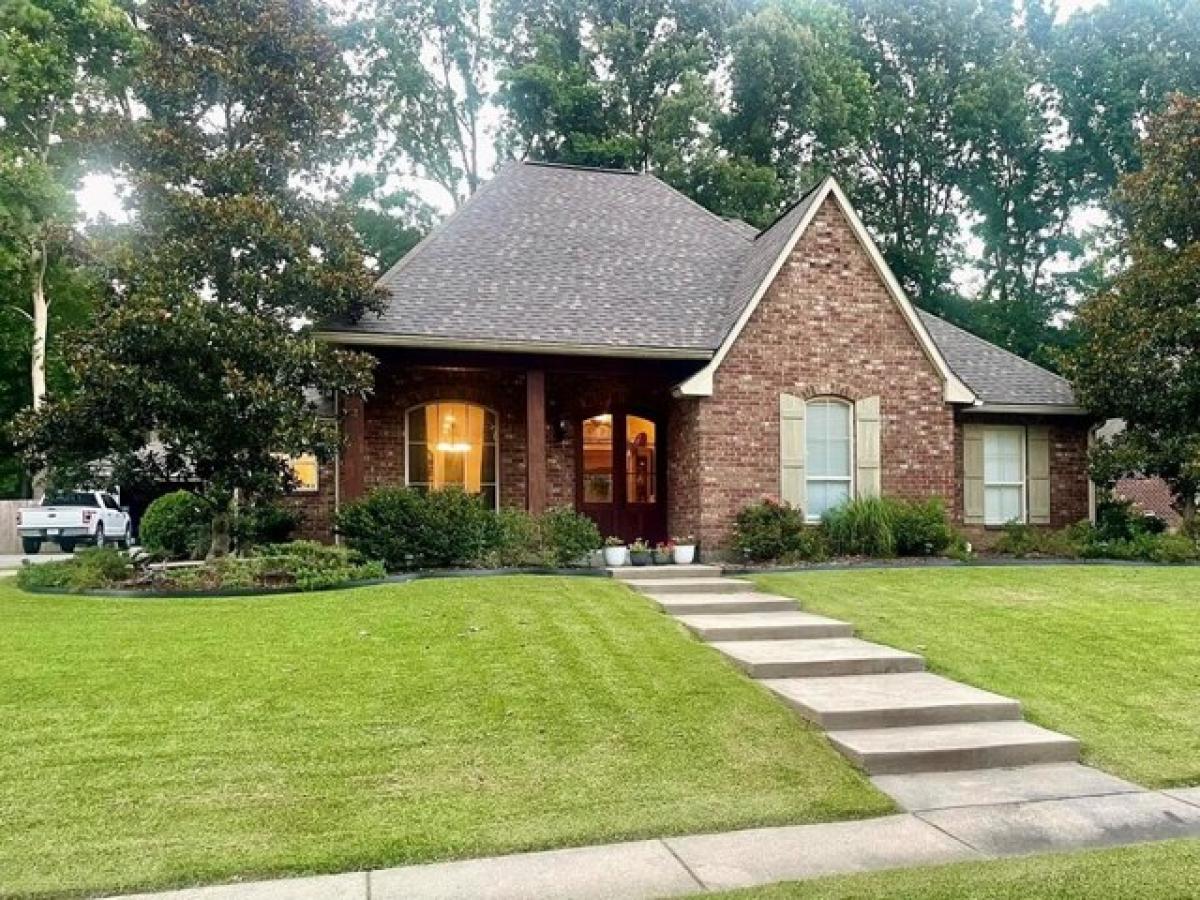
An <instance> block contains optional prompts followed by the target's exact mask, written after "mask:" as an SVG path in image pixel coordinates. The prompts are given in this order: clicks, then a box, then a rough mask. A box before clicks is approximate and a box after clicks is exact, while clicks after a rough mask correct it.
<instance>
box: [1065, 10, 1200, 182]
mask: <svg viewBox="0 0 1200 900" xmlns="http://www.w3.org/2000/svg"><path fill="white" fill-rule="evenodd" d="M1047 46H1048V47H1049V49H1050V50H1051V52H1052V53H1053V59H1054V70H1053V73H1052V76H1051V79H1050V80H1051V81H1052V83H1053V84H1054V85H1055V86H1056V87H1057V89H1058V91H1059V92H1060V93H1061V95H1062V98H1063V108H1064V114H1065V116H1066V118H1067V121H1068V122H1069V124H1070V130H1071V135H1072V136H1073V137H1074V139H1075V140H1076V141H1077V142H1078V144H1079V146H1080V148H1081V150H1082V152H1083V153H1084V155H1085V160H1086V161H1085V164H1084V168H1085V171H1086V172H1087V173H1088V176H1089V185H1090V187H1091V189H1092V192H1093V196H1094V197H1096V198H1098V199H1101V200H1104V199H1106V198H1107V197H1108V196H1109V194H1110V191H1111V190H1112V189H1113V188H1114V187H1115V186H1116V184H1117V181H1118V180H1119V178H1120V177H1121V175H1122V174H1124V173H1126V172H1131V171H1136V170H1137V169H1138V168H1139V166H1140V165H1141V160H1140V157H1141V150H1140V146H1141V145H1140V138H1141V135H1142V133H1143V130H1144V127H1145V124H1146V120H1147V117H1148V116H1150V115H1151V114H1153V113H1155V112H1157V111H1159V110H1161V109H1162V107H1163V105H1164V104H1165V102H1166V98H1167V97H1168V95H1169V94H1170V93H1171V92H1172V91H1180V92H1182V93H1184V94H1189V95H1192V96H1195V95H1197V94H1200V61H1198V60H1197V50H1196V48H1197V47H1200V3H1198V2H1197V0H1108V2H1106V3H1099V4H1096V5H1095V6H1093V7H1091V8H1089V9H1084V10H1077V11H1076V12H1074V13H1073V14H1072V15H1071V17H1070V18H1069V19H1067V21H1066V22H1065V23H1063V24H1062V25H1060V26H1059V27H1057V28H1055V29H1054V31H1053V33H1052V34H1050V35H1049V37H1048V40H1047Z"/></svg>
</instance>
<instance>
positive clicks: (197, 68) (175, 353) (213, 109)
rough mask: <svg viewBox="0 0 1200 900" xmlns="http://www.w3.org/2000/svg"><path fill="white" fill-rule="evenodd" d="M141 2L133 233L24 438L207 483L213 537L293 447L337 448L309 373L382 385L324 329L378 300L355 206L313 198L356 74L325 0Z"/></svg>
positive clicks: (264, 487)
mask: <svg viewBox="0 0 1200 900" xmlns="http://www.w3.org/2000/svg"><path fill="white" fill-rule="evenodd" d="M141 12H142V14H143V22H144V32H145V35H146V40H147V44H148V46H147V50H146V54H145V59H144V62H143V66H142V68H141V71H140V77H139V79H138V81H137V83H136V85H135V94H136V96H137V98H138V100H139V101H140V103H141V105H142V106H144V108H145V110H146V114H145V116H144V117H143V118H141V119H139V120H138V121H137V122H135V123H134V124H133V126H132V127H131V128H130V129H129V139H128V142H127V146H126V147H125V150H126V152H127V156H126V164H127V166H128V176H129V178H130V181H131V183H132V185H133V196H134V199H135V203H136V212H137V217H136V219H135V223H134V227H133V234H132V237H131V240H130V241H129V243H128V245H127V246H126V247H125V249H124V252H123V253H121V254H120V255H119V257H118V259H117V262H116V276H115V277H114V279H113V281H112V288H111V294H110V296H109V298H108V300H107V302H106V305H105V308H104V310H103V315H102V316H101V317H100V320H99V322H98V324H97V325H96V327H94V328H92V329H88V330H87V331H86V332H76V333H75V334H74V335H73V336H72V342H71V363H72V369H73V373H74V375H75V378H76V379H77V380H78V383H79V384H78V390H77V391H76V392H74V393H72V394H71V395H70V396H69V397H65V398H60V399H56V400H54V401H53V402H51V403H49V404H48V405H47V406H46V407H44V408H43V410H42V411H41V412H40V414H36V415H32V416H29V417H27V418H26V420H25V421H24V423H23V426H22V430H21V440H22V445H23V447H24V449H25V451H26V453H27V454H28V456H29V457H30V459H31V460H33V461H34V462H36V463H41V462H47V463H49V464H50V466H51V469H52V472H53V474H55V475H56V476H57V477H58V478H61V479H66V480H74V479H80V478H87V479H89V480H104V481H110V482H111V481H118V482H121V481H123V482H126V483H128V482H129V481H130V480H141V479H171V480H184V479H193V480H195V481H197V482H199V484H200V485H201V491H202V494H203V496H204V498H205V499H206V500H207V501H208V502H209V503H210V505H211V507H212V510H213V514H214V525H213V545H212V552H213V554H214V555H220V554H222V553H224V552H227V550H228V547H229V533H230V526H231V516H232V501H233V498H234V496H235V494H237V493H241V494H242V495H244V496H263V495H269V494H271V493H274V492H276V491H278V490H281V489H286V487H288V485H289V483H290V481H289V472H288V467H287V464H286V461H285V459H284V456H285V455H288V454H291V455H296V454H299V453H306V452H313V453H316V454H318V455H319V456H321V457H322V458H327V457H328V456H329V455H330V454H331V453H332V452H333V450H334V448H335V447H336V443H337V431H336V427H335V425H334V424H333V423H330V422H327V421H323V420H321V419H319V418H318V416H317V406H316V404H315V403H314V402H313V401H312V400H311V399H310V398H309V395H308V394H307V393H306V390H316V391H318V392H328V391H342V392H347V393H351V394H360V395H361V394H362V393H364V392H365V391H367V390H368V389H369V385H370V360H369V358H367V357H364V356H363V355H361V354H357V353H349V352H345V351H338V350H334V349H333V348H332V347H330V346H328V345H326V344H324V343H322V342H320V341H318V340H316V339H315V338H314V336H313V335H312V333H311V323H312V322H314V321H319V320H322V319H325V318H328V317H342V318H353V317H355V316H357V315H359V314H361V313H362V312H363V311H364V310H365V309H367V308H370V307H372V306H374V305H376V304H377V302H378V298H377V297H376V295H375V293H374V291H373V288H372V275H371V273H370V272H369V271H368V269H367V267H366V266H365V265H364V258H363V252H362V247H361V245H360V243H359V241H358V239H357V236H356V235H355V233H354V231H353V228H352V227H351V222H350V216H349V213H348V211H347V210H345V209H344V208H342V207H340V206H338V205H337V204H335V203H331V202H328V201H325V200H322V199H320V195H321V190H320V189H321V187H322V180H321V178H320V174H321V172H322V171H323V170H325V169H326V167H328V166H330V165H331V164H333V163H336V162H337V161H338V157H339V155H340V154H341V153H342V152H343V148H344V146H345V144H344V138H345V133H346V129H347V117H346V112H345V110H346V108H347V98H346V86H347V84H348V83H349V81H350V79H349V77H348V72H347V70H346V66H345V63H344V50H345V48H344V47H343V45H342V44H341V43H340V42H339V40H338V39H337V35H336V33H335V32H334V30H333V29H332V28H331V26H330V24H329V22H328V19H327V13H326V11H325V7H324V6H323V5H322V4H321V3H319V2H317V0H250V2H248V0H204V2H191V3H179V2H176V0H150V2H148V3H147V4H146V5H145V6H144V7H143V8H142V10H141ZM98 463H102V465H98Z"/></svg>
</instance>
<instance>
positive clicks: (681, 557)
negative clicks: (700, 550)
mask: <svg viewBox="0 0 1200 900" xmlns="http://www.w3.org/2000/svg"><path fill="white" fill-rule="evenodd" d="M695 561H696V545H695V544H676V545H675V562H676V563H678V564H679V565H681V566H689V565H691V564H692V563H693V562H695Z"/></svg>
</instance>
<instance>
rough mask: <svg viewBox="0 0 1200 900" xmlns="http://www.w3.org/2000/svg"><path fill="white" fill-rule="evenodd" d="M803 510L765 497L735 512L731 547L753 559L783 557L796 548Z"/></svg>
mask: <svg viewBox="0 0 1200 900" xmlns="http://www.w3.org/2000/svg"><path fill="white" fill-rule="evenodd" d="M804 528H805V524H804V513H803V512H802V511H801V510H799V509H797V508H796V507H794V506H792V505H790V504H788V503H776V502H775V501H774V500H772V499H770V498H766V499H764V500H762V501H760V502H758V503H752V504H750V505H749V506H745V507H743V508H742V509H741V510H739V511H738V514H737V517H736V518H735V520H734V525H733V549H734V552H735V553H737V554H738V556H739V557H743V558H745V559H748V560H751V561H753V562H765V561H767V560H774V559H782V558H783V557H785V556H787V555H789V554H792V553H794V552H796V551H797V550H798V549H799V543H800V535H801V534H802V533H803V532H804Z"/></svg>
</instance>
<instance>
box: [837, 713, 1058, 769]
mask: <svg viewBox="0 0 1200 900" xmlns="http://www.w3.org/2000/svg"><path fill="white" fill-rule="evenodd" d="M829 740H830V741H831V742H832V743H833V745H834V746H835V747H836V748H837V749H838V750H840V751H841V752H842V753H843V754H844V755H845V756H846V757H848V758H849V759H850V761H851V762H853V763H854V764H855V765H857V766H859V767H860V768H862V769H864V770H865V771H866V772H867V773H868V774H870V775H899V774H904V773H906V772H939V771H950V770H952V769H989V768H993V767H1000V766H1027V765H1035V764H1039V763H1055V762H1076V761H1077V760H1078V759H1079V741H1077V740H1075V739H1074V738H1072V737H1067V736H1066V735H1064V734H1058V733H1057V732H1054V731H1047V730H1046V729H1045V728H1039V727H1038V726H1036V725H1030V724H1029V723H1028V722H1020V721H1017V722H972V723H968V724H960V725H922V726H918V727H915V728H869V729H862V730H858V731H832V732H830V733H829Z"/></svg>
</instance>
